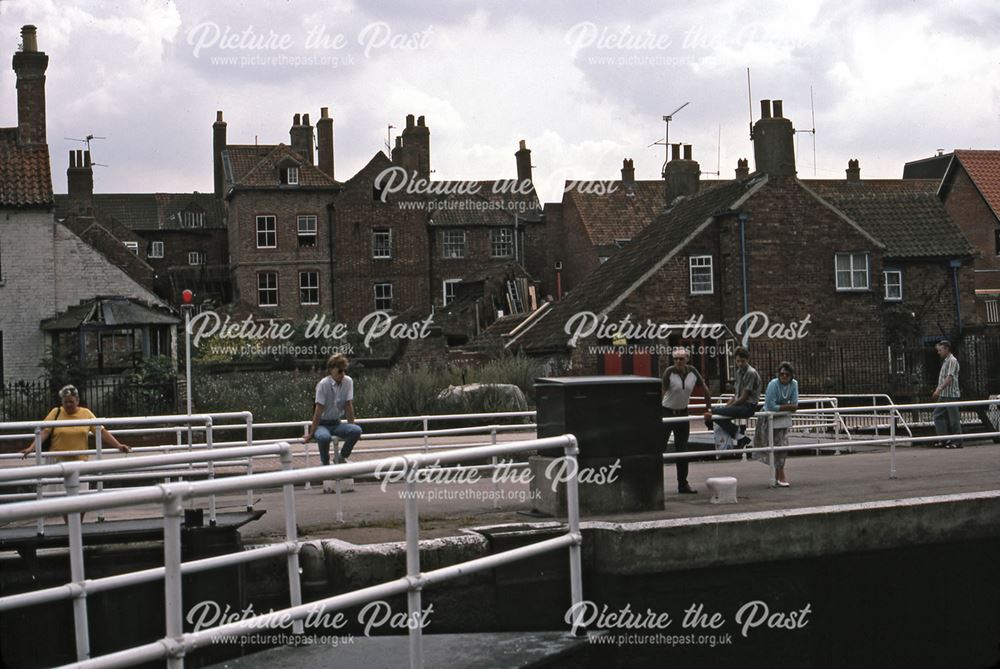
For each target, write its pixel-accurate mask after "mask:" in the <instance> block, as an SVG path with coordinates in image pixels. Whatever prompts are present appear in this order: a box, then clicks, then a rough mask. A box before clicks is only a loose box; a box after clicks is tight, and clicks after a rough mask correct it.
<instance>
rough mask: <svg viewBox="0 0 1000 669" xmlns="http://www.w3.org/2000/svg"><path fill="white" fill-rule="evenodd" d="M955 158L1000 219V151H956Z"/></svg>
mask: <svg viewBox="0 0 1000 669" xmlns="http://www.w3.org/2000/svg"><path fill="white" fill-rule="evenodd" d="M955 157H956V158H958V162H960V163H961V164H962V167H964V168H965V171H966V172H967V173H968V175H969V178H970V179H972V182H973V183H974V184H976V188H978V189H979V192H980V193H982V194H983V199H984V200H986V204H988V205H989V206H990V209H992V210H993V213H994V215H996V217H997V218H1000V151H985V150H974V149H955Z"/></svg>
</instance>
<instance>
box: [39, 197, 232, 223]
mask: <svg viewBox="0 0 1000 669" xmlns="http://www.w3.org/2000/svg"><path fill="white" fill-rule="evenodd" d="M93 202H94V211H95V213H96V214H97V216H98V217H99V218H101V219H106V218H112V219H114V221H115V222H116V223H118V224H119V225H123V226H125V227H126V228H128V229H129V230H185V229H189V228H193V227H198V228H202V227H204V228H225V227H226V221H225V218H224V216H223V207H222V201H221V200H220V199H219V198H217V197H215V195H214V194H212V193H101V194H98V195H94V196H93ZM55 205H56V218H65V217H66V216H68V215H69V214H70V213H72V208H73V203H72V201H71V200H70V197H69V196H68V195H56V196H55ZM197 213H203V214H204V217H203V218H202V219H201V220H202V221H203V225H197V226H195V225H191V224H190V218H189V217H187V216H185V214H197Z"/></svg>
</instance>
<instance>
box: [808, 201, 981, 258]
mask: <svg viewBox="0 0 1000 669" xmlns="http://www.w3.org/2000/svg"><path fill="white" fill-rule="evenodd" d="M824 199H825V200H826V201H827V202H829V203H830V204H832V205H833V206H834V207H836V208H837V209H839V210H840V211H841V212H843V213H844V214H846V215H847V216H848V218H850V219H851V220H853V221H854V222H855V223H857V224H858V225H860V226H861V227H862V228H864V229H865V230H866V231H867V232H868V234H870V235H872V236H873V237H875V238H876V239H878V240H880V241H881V242H882V243H883V244H885V246H886V249H885V253H886V255H887V256H889V257H894V258H918V257H942V256H945V257H948V256H951V257H959V256H970V255H973V251H972V249H971V248H970V246H969V242H968V240H966V238H965V235H963V234H962V231H961V230H959V229H958V226H956V225H955V224H954V223H952V222H951V220H950V219H949V218H948V212H947V211H946V210H945V208H944V204H943V203H942V202H941V200H940V199H938V197H937V195H936V194H934V193H920V192H916V193H904V192H900V193H884V192H883V193H874V194H861V193H858V194H843V195H830V194H827V195H825V196H824Z"/></svg>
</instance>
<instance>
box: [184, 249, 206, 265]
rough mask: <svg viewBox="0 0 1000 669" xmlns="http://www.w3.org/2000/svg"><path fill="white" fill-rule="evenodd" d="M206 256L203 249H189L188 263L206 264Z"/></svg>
mask: <svg viewBox="0 0 1000 669" xmlns="http://www.w3.org/2000/svg"><path fill="white" fill-rule="evenodd" d="M204 264H205V256H203V255H202V253H201V251H188V265H204Z"/></svg>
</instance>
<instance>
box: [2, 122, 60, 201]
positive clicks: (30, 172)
mask: <svg viewBox="0 0 1000 669" xmlns="http://www.w3.org/2000/svg"><path fill="white" fill-rule="evenodd" d="M51 204H52V174H51V172H50V167H49V147H48V145H45V144H38V145H31V146H21V145H19V144H18V143H17V128H0V206H2V207H37V206H47V205H51Z"/></svg>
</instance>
